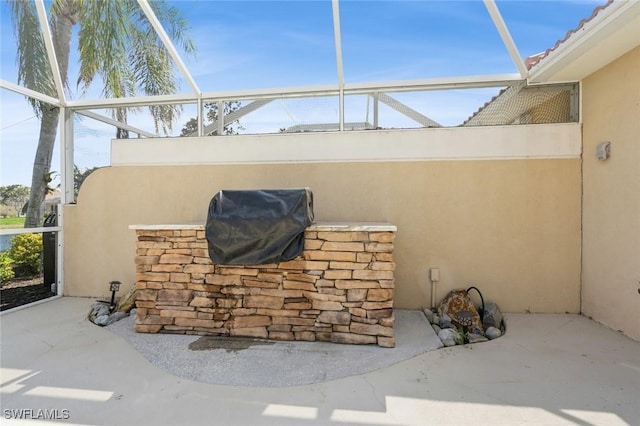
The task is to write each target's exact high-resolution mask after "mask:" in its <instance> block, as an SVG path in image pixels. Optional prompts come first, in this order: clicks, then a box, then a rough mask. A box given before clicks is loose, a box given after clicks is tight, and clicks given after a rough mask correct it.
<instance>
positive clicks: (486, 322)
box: [482, 302, 502, 330]
mask: <svg viewBox="0 0 640 426" xmlns="http://www.w3.org/2000/svg"><path fill="white" fill-rule="evenodd" d="M482 325H483V326H484V328H485V329H487V328H489V327H495V328H497V329H498V330H499V329H500V327H501V325H502V312H500V308H499V307H498V305H497V304H496V303H495V302H487V303H486V304H485V306H484V314H483V316H482Z"/></svg>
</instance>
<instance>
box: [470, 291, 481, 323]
mask: <svg viewBox="0 0 640 426" xmlns="http://www.w3.org/2000/svg"><path fill="white" fill-rule="evenodd" d="M469 290H475V291H477V292H478V295H480V301H481V302H482V307H481V308H480V312H478V313H479V314H480V321H484V297H482V293H480V290H478V288H477V287H474V286H471V287H469V288H468V289H467V293H469Z"/></svg>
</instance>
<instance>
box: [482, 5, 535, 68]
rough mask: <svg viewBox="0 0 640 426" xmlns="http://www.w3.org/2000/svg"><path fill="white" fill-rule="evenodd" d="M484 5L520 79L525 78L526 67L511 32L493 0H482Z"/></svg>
mask: <svg viewBox="0 0 640 426" xmlns="http://www.w3.org/2000/svg"><path fill="white" fill-rule="evenodd" d="M484 5H485V7H486V8H487V11H488V12H489V15H490V16H491V20H492V21H493V24H494V25H495V26H496V29H497V30H498V33H500V37H501V38H502V42H503V43H504V45H505V47H506V48H507V51H508V52H509V56H511V60H512V61H513V63H514V64H515V66H516V68H517V69H518V72H519V73H520V77H521V78H522V79H525V78H527V75H528V71H527V67H526V66H525V64H524V60H523V59H522V57H521V56H520V53H519V52H518V48H517V47H516V44H515V42H514V41H513V38H512V37H511V34H510V33H509V29H508V28H507V25H506V24H505V22H504V19H502V15H501V14H500V11H499V10H498V6H497V5H496V3H495V1H494V0H484Z"/></svg>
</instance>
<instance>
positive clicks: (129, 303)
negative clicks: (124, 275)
mask: <svg viewBox="0 0 640 426" xmlns="http://www.w3.org/2000/svg"><path fill="white" fill-rule="evenodd" d="M136 293H137V290H136V288H135V287H133V288H132V289H131V290H129V291H128V292H127V293H126V294H125V295H124V296H122V297H120V298H119V299H118V303H117V304H116V309H115V311H116V312H125V313H129V311H131V309H133V308H135V306H136Z"/></svg>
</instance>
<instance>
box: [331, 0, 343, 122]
mask: <svg viewBox="0 0 640 426" xmlns="http://www.w3.org/2000/svg"><path fill="white" fill-rule="evenodd" d="M331 7H332V10H333V36H334V39H335V48H336V67H337V70H338V88H339V90H340V92H339V94H338V98H339V99H338V106H339V108H338V109H339V113H338V115H339V123H340V131H343V130H344V69H343V66H342V37H341V34H340V6H339V5H338V0H332V1H331Z"/></svg>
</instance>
